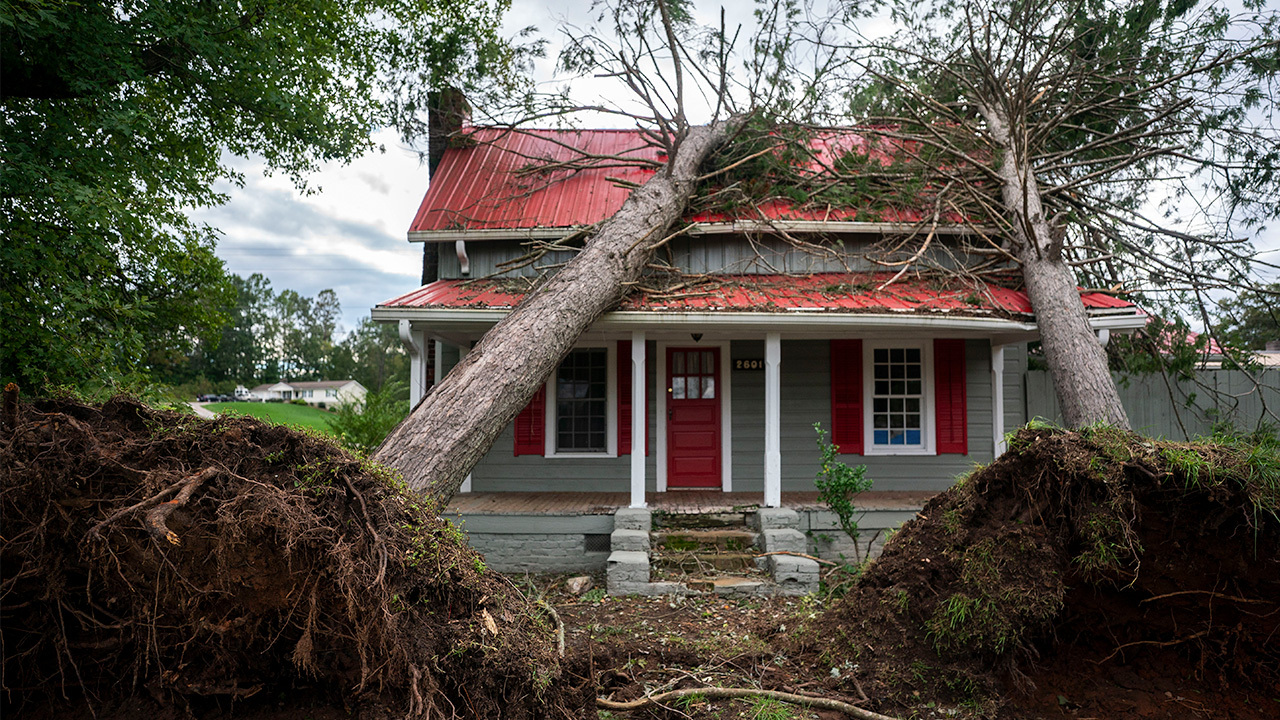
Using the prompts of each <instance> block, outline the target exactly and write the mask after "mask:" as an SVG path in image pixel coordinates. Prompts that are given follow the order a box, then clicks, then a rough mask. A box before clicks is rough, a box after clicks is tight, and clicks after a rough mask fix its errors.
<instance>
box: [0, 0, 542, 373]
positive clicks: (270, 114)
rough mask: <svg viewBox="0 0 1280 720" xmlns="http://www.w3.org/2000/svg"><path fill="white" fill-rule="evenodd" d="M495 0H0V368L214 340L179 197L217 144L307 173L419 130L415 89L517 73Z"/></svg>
mask: <svg viewBox="0 0 1280 720" xmlns="http://www.w3.org/2000/svg"><path fill="white" fill-rule="evenodd" d="M506 5H507V2H506V0H494V1H493V2H489V1H488V0H460V1H459V2H453V3H445V4H441V3H435V2H431V0H364V1H362V2H354V3H338V2H333V1H332V0H317V1H316V2H296V1H295V0H262V1H261V2H257V3H254V4H252V5H245V4H243V3H238V2H229V1H227V0H211V1H205V0H87V1H86V2H71V1H69V0H14V1H12V2H5V3H3V4H0V157H3V158H4V171H3V173H0V235H2V236H3V237H4V242H3V243H0V306H2V307H3V308H4V315H5V328H4V342H3V343H2V344H0V377H2V378H3V379H4V380H6V381H8V380H13V381H16V382H18V383H20V384H21V385H23V386H24V387H25V388H26V389H27V391H28V392H33V393H34V392H39V391H41V390H42V389H43V388H44V387H45V386H47V385H54V384H68V385H79V384H82V383H85V382H88V381H90V380H92V379H94V378H100V377H104V376H127V375H129V374H131V373H135V372H141V373H150V372H152V371H153V369H154V368H163V367H165V366H167V365H168V364H171V363H172V362H173V361H174V360H175V359H177V358H181V357H182V356H184V355H186V354H187V353H189V352H190V351H191V348H192V346H193V345H194V343H195V342H196V341H197V340H203V341H206V342H212V341H214V340H215V339H216V338H217V337H218V335H219V332H220V328H221V327H222V326H223V325H224V324H225V323H226V321H227V317H226V314H225V309H226V308H228V307H230V306H232V305H234V303H235V297H234V296H235V291H236V289H235V288H234V286H233V285H232V284H231V283H230V282H229V281H228V279H227V278H226V275H225V271H224V269H223V266H222V263H221V262H220V261H219V260H218V259H217V257H215V255H214V242H215V237H216V232H215V231H214V230H213V229H212V228H209V227H207V226H203V225H199V224H197V223H194V222H192V221H191V220H190V219H189V218H188V217H187V212H188V211H189V210H190V209H191V208H198V207H207V206H210V205H215V204H218V203H220V202H223V201H224V200H225V197H224V196H223V195H222V194H220V193H218V192H216V191H215V190H214V189H213V188H214V185H215V183H216V182H219V181H228V182H231V183H240V182H241V177H240V175H239V174H238V173H237V172H236V171H235V170H233V169H232V168H231V167H230V165H228V164H226V162H225V161H224V158H226V157H230V156H239V157H248V156H251V155H252V156H257V157H261V158H262V159H263V160H264V161H265V163H266V165H267V167H268V168H269V170H270V171H271V172H281V173H284V174H286V175H288V176H289V177H290V178H291V179H292V180H293V181H294V182H295V184H296V185H297V186H298V187H300V188H306V183H305V181H304V177H305V175H306V174H307V173H309V172H310V171H312V170H314V169H315V168H316V167H318V164H319V163H320V162H323V161H327V160H334V159H344V158H352V157H355V156H357V155H359V154H361V153H363V152H365V151H367V150H370V149H372V148H371V142H370V139H369V133H370V130H371V129H373V128H376V127H380V126H387V125H394V126H395V127H397V128H399V129H400V130H401V132H402V133H403V134H404V136H405V137H406V138H408V137H413V136H416V135H419V134H422V133H421V131H422V129H423V128H424V127H425V121H424V119H423V113H424V111H425V108H426V101H427V94H428V93H429V92H432V91H434V90H435V89H437V88H440V87H442V86H444V85H446V84H454V85H462V86H463V87H464V89H467V90H475V91H479V90H480V89H481V86H480V85H479V84H478V83H479V79H480V78H482V77H489V78H495V77H496V78H498V81H497V84H499V85H503V86H505V87H508V88H510V89H512V90H514V89H515V88H516V87H517V85H518V82H517V78H518V75H517V74H515V73H513V72H511V68H512V67H513V66H514V65H515V64H518V63H519V62H520V61H521V59H522V58H523V57H524V56H522V55H521V51H520V50H519V49H517V48H514V47H513V46H511V45H510V44H509V43H507V42H505V41H503V40H501V39H500V37H499V35H498V32H499V23H500V16H501V13H502V11H503V10H505V8H506Z"/></svg>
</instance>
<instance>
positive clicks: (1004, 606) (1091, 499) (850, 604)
mask: <svg viewBox="0 0 1280 720" xmlns="http://www.w3.org/2000/svg"><path fill="white" fill-rule="evenodd" d="M1278 509H1280V453H1278V452H1277V451H1276V450H1275V449H1274V448H1272V449H1266V448H1258V447H1254V446H1250V445H1247V444H1243V443H1240V444H1234V443H1227V444H1187V443H1165V442H1157V441H1152V440H1149V439H1146V438H1142V437H1139V436H1136V435H1132V434H1129V433H1125V432H1121V431H1117V430H1113V429H1108V428H1101V429H1093V430H1087V431H1083V432H1080V433H1074V432H1063V431H1057V430H1047V429H1035V430H1031V429H1028V430H1023V431H1021V432H1020V433H1019V434H1018V435H1017V436H1016V438H1015V439H1014V440H1013V442H1012V443H1011V446H1010V450H1009V452H1007V453H1005V454H1004V455H1003V456H1001V457H1000V458H999V459H997V460H996V461H995V462H994V463H993V464H991V465H990V466H988V467H986V468H984V469H982V470H980V471H978V472H976V473H974V474H973V475H971V476H970V477H968V478H967V479H966V480H964V481H962V482H960V483H958V484H957V486H956V487H954V488H952V489H951V490H949V491H947V492H945V493H943V494H941V495H939V496H937V497H935V498H934V499H933V500H932V501H930V502H929V503H928V505H927V506H926V507H925V509H924V510H923V511H922V512H921V513H920V515H919V516H918V517H917V518H916V519H915V520H912V521H911V522H909V523H907V524H906V525H904V526H903V528H902V529H901V530H900V531H899V532H898V533H897V535H896V536H895V537H894V538H893V539H892V541H891V542H890V543H889V545H888V546H887V548H886V550H885V552H884V554H883V555H882V556H881V557H880V558H879V559H878V560H877V561H875V562H874V563H872V564H871V565H870V566H869V567H868V568H867V570H866V572H865V574H864V575H863V577H862V578H861V579H860V581H859V583H858V584H857V586H856V588H855V589H854V590H853V591H852V592H850V593H849V594H848V595H846V596H845V597H844V598H843V600H842V601H841V602H840V603H839V604H838V605H837V606H835V607H833V608H832V609H831V610H830V611H829V612H827V613H824V614H823V615H821V616H820V617H819V618H818V619H817V620H815V622H814V624H813V625H812V626H811V627H809V628H807V629H806V631H805V632H804V633H802V634H801V635H800V636H799V638H798V639H797V641H796V642H797V645H798V651H800V652H804V653H805V654H806V656H807V657H809V658H810V659H811V662H812V665H811V667H812V668H813V671H814V672H815V673H823V674H825V673H827V672H828V671H829V672H830V675H831V680H830V682H829V684H830V685H832V686H834V687H831V689H832V690H841V689H842V690H845V691H847V692H849V693H851V694H854V695H857V694H859V692H860V691H865V692H866V693H867V694H868V695H869V696H871V697H873V698H883V699H884V701H885V702H884V704H883V705H882V707H884V708H894V707H899V708H901V707H904V706H906V707H919V706H920V705H921V703H922V699H928V700H932V701H935V702H939V703H944V704H952V705H956V706H963V707H968V708H970V709H972V710H979V711H981V712H982V713H984V714H986V715H994V716H1000V717H1054V718H1061V717H1064V716H1065V717H1159V718H1165V717H1168V718H1186V717H1205V718H1273V717H1276V716H1277V713H1280V633H1278V632H1277V626H1278V625H1280V518H1278V517H1277V511H1278ZM845 686H847V687H845Z"/></svg>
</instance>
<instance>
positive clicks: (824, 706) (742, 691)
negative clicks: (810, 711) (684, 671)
mask: <svg viewBox="0 0 1280 720" xmlns="http://www.w3.org/2000/svg"><path fill="white" fill-rule="evenodd" d="M690 695H697V696H699V697H704V698H708V699H736V698H749V697H766V698H771V699H773V700H778V701H780V702H785V703H790V704H792V705H803V706H804V707H812V708H818V709H821V710H834V711H836V712H842V713H844V714H845V715H848V716H850V717H855V718H859V719H860V720H897V718H894V717H891V716H889V715H881V714H880V713H877V712H872V711H870V710H864V709H862V708H860V707H858V706H856V705H850V704H849V703H847V702H843V701H840V700H832V699H830V698H820V697H813V696H811V695H797V694H796V693H787V692H780V691H778V690H755V689H753V688H723V687H709V688H685V689H683V690H672V691H670V692H664V693H659V694H657V695H650V696H648V697H643V698H640V699H638V700H631V701H629V702H614V701H613V700H606V699H605V698H596V705H597V706H598V707H602V708H604V709H606V710H620V711H627V710H639V709H640V708H643V707H648V706H650V705H657V704H658V703H662V702H666V701H668V700H676V699H678V698H682V697H688V696H690Z"/></svg>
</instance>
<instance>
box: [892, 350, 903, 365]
mask: <svg viewBox="0 0 1280 720" xmlns="http://www.w3.org/2000/svg"><path fill="white" fill-rule="evenodd" d="M905 354H906V351H904V350H903V349H902V348H890V350H889V362H895V363H900V362H902V361H903V360H905V359H906V357H905Z"/></svg>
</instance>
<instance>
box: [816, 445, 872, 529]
mask: <svg viewBox="0 0 1280 720" xmlns="http://www.w3.org/2000/svg"><path fill="white" fill-rule="evenodd" d="M813 429H814V430H815V431H816V432H817V433H818V450H819V452H820V453H821V456H822V469H821V470H819V471H818V476H817V477H816V478H814V481H813V484H814V485H815V486H817V488H818V502H821V503H822V504H823V505H826V506H827V508H828V509H830V510H831V512H833V513H835V514H836V517H838V518H839V519H840V529H841V530H844V531H845V533H846V534H847V535H848V536H849V537H850V538H851V539H852V540H853V542H854V544H855V547H856V545H857V543H858V542H859V538H858V521H857V520H856V519H855V518H854V513H856V512H858V509H857V508H856V507H854V505H853V498H854V496H855V495H857V494H858V493H862V492H866V491H867V490H870V489H871V480H869V479H867V477H866V473H867V466H866V465H858V466H856V467H849V466H848V465H846V464H844V463H842V462H840V454H839V453H840V451H839V449H838V448H836V446H835V445H832V444H831V443H829V442H827V431H826V430H823V429H822V423H814V424H813Z"/></svg>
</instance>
